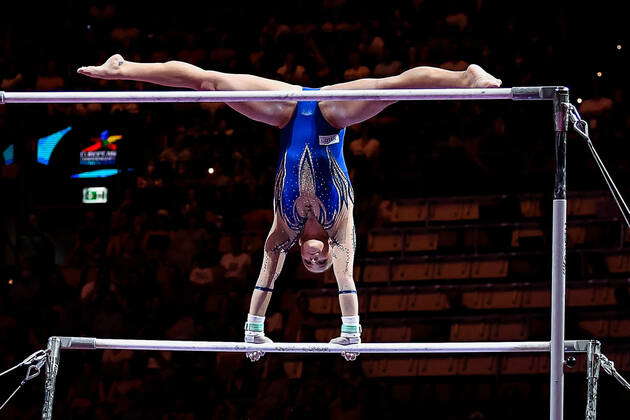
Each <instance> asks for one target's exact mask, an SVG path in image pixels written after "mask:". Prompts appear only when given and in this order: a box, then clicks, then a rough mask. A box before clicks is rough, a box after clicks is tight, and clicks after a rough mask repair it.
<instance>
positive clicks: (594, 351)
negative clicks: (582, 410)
mask: <svg viewBox="0 0 630 420" xmlns="http://www.w3.org/2000/svg"><path fill="white" fill-rule="evenodd" d="M601 351H602V345H601V343H600V342H599V341H596V340H592V341H589V342H588V345H587V347H586V386H587V391H586V392H587V393H586V420H595V419H596V418H597V382H598V380H599V369H600V365H601V359H600V355H601Z"/></svg>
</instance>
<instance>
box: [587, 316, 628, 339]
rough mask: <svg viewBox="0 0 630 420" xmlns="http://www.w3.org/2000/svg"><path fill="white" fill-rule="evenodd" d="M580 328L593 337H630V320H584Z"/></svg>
mask: <svg viewBox="0 0 630 420" xmlns="http://www.w3.org/2000/svg"><path fill="white" fill-rule="evenodd" d="M578 326H579V327H580V328H581V329H583V330H584V331H586V332H588V333H590V334H591V335H592V336H593V337H630V319H595V320H582V321H579V322H578Z"/></svg>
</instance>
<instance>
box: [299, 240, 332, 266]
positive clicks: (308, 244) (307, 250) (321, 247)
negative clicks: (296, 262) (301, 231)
mask: <svg viewBox="0 0 630 420" xmlns="http://www.w3.org/2000/svg"><path fill="white" fill-rule="evenodd" d="M300 253H301V254H302V264H304V267H306V269H307V270H308V271H310V272H312V273H323V272H324V271H326V270H328V268H329V267H330V266H331V265H332V257H331V255H330V247H329V246H328V241H327V240H326V241H321V240H319V239H307V240H304V241H302V240H301V239H300Z"/></svg>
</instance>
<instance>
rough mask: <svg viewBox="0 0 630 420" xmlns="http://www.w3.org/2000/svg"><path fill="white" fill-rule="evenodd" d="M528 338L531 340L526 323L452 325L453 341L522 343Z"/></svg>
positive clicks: (467, 323) (487, 322)
mask: <svg viewBox="0 0 630 420" xmlns="http://www.w3.org/2000/svg"><path fill="white" fill-rule="evenodd" d="M527 338H529V324H528V322H526V321H521V322H518V321H515V322H491V321H486V322H456V323H454V324H451V334H450V340H451V341H522V340H527Z"/></svg>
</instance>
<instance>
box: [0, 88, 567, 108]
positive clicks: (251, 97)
mask: <svg viewBox="0 0 630 420" xmlns="http://www.w3.org/2000/svg"><path fill="white" fill-rule="evenodd" d="M559 90H560V91H563V90H564V91H566V90H567V88H565V87H562V86H531V87H512V88H484V89H384V90H383V89H381V90H378V89H374V90H318V91H280V90H278V91H255V90H252V91H245V90H243V91H118V92H4V91H0V104H31V103H132V102H252V101H258V102H269V101H349V100H353V101H359V100H370V101H434V100H475V99H509V100H552V99H553V98H554V95H555V92H557V91H559Z"/></svg>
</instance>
